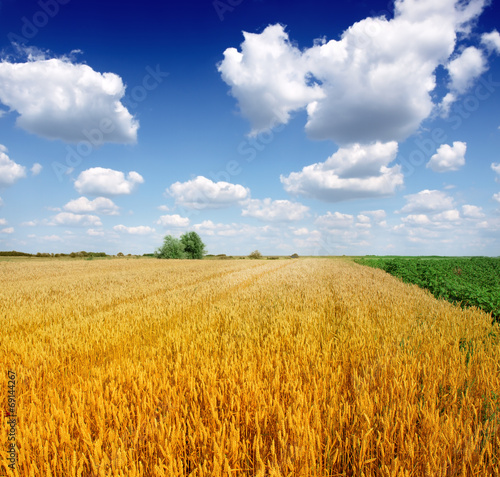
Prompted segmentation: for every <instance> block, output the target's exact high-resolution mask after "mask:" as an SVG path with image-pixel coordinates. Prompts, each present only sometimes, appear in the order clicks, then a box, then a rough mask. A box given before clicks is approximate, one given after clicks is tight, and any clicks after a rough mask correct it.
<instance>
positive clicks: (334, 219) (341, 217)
mask: <svg viewBox="0 0 500 477" xmlns="http://www.w3.org/2000/svg"><path fill="white" fill-rule="evenodd" d="M314 223H315V224H316V225H317V226H318V227H322V228H326V229H346V228H349V227H351V225H352V224H353V223H354V217H353V216H352V215H350V214H342V213H341V212H334V213H333V214H332V213H331V212H327V213H326V214H325V215H321V216H319V217H318V218H317V219H316V220H315V221H314Z"/></svg>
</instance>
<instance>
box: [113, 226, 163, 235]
mask: <svg viewBox="0 0 500 477" xmlns="http://www.w3.org/2000/svg"><path fill="white" fill-rule="evenodd" d="M113 230H116V231H117V232H124V233H127V234H130V235H149V234H152V233H153V232H155V229H153V228H152V227H148V226H146V225H139V226H137V227H127V226H125V225H121V224H120V225H115V226H114V227H113Z"/></svg>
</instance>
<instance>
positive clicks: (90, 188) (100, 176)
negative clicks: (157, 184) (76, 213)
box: [75, 167, 144, 196]
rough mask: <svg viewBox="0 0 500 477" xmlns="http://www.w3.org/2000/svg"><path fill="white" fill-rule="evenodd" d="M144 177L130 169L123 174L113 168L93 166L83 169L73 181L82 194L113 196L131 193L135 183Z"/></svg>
mask: <svg viewBox="0 0 500 477" xmlns="http://www.w3.org/2000/svg"><path fill="white" fill-rule="evenodd" d="M143 182H144V179H143V178H142V176H141V175H140V174H138V173H137V172H135V171H131V172H129V173H128V174H127V177H126V178H125V174H124V173H123V172H121V171H115V170H113V169H105V168H103V167H93V168H91V169H87V170H86V171H83V172H81V173H80V175H79V176H78V179H77V180H76V181H75V189H76V190H77V191H78V192H79V193H80V194H82V195H92V196H114V195H127V194H131V193H132V191H133V190H134V188H135V187H136V185H137V184H142V183H143Z"/></svg>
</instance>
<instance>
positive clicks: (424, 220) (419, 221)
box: [401, 214, 431, 226]
mask: <svg viewBox="0 0 500 477" xmlns="http://www.w3.org/2000/svg"><path fill="white" fill-rule="evenodd" d="M401 220H402V221H403V222H404V223H405V224H406V225H417V226H422V225H428V224H430V223H431V221H430V219H429V217H427V215H426V214H410V215H408V216H407V217H404V218H402V219H401Z"/></svg>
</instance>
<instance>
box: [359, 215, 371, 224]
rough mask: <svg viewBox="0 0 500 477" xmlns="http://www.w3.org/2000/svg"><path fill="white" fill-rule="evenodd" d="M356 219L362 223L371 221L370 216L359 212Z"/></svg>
mask: <svg viewBox="0 0 500 477" xmlns="http://www.w3.org/2000/svg"><path fill="white" fill-rule="evenodd" d="M356 220H357V221H358V222H359V223H360V224H369V223H371V219H370V217H368V216H367V215H364V214H359V215H358V216H357V217H356Z"/></svg>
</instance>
